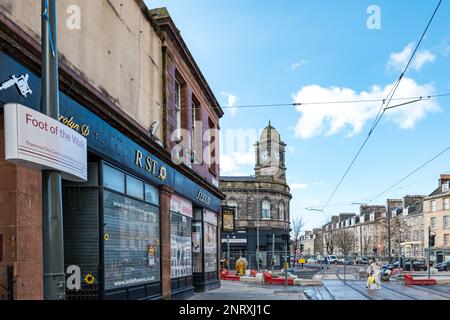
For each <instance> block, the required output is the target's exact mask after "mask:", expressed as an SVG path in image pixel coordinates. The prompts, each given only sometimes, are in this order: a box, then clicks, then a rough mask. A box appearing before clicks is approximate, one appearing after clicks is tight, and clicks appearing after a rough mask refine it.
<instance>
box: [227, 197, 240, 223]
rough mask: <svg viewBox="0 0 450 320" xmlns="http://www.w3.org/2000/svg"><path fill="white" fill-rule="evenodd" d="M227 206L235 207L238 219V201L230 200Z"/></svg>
mask: <svg viewBox="0 0 450 320" xmlns="http://www.w3.org/2000/svg"><path fill="white" fill-rule="evenodd" d="M227 206H229V207H233V208H234V210H235V219H238V203H237V201H236V200H228V201H227Z"/></svg>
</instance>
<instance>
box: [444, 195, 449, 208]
mask: <svg viewBox="0 0 450 320" xmlns="http://www.w3.org/2000/svg"><path fill="white" fill-rule="evenodd" d="M449 209H450V199H449V198H446V199H444V210H449Z"/></svg>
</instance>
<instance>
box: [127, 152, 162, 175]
mask: <svg viewBox="0 0 450 320" xmlns="http://www.w3.org/2000/svg"><path fill="white" fill-rule="evenodd" d="M135 164H136V165H137V166H138V167H139V168H145V171H147V172H149V173H151V174H152V175H154V176H155V177H157V178H158V179H160V180H161V181H164V180H166V178H167V169H166V167H164V166H162V165H160V164H159V163H158V161H156V160H154V159H152V158H151V157H149V156H147V157H144V154H143V153H142V152H140V151H139V150H136V152H135Z"/></svg>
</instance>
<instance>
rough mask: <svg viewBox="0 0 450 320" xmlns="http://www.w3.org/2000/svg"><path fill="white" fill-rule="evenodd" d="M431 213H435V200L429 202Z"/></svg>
mask: <svg viewBox="0 0 450 320" xmlns="http://www.w3.org/2000/svg"><path fill="white" fill-rule="evenodd" d="M431 212H436V200H432V201H431Z"/></svg>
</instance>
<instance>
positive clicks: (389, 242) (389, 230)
mask: <svg viewBox="0 0 450 320" xmlns="http://www.w3.org/2000/svg"><path fill="white" fill-rule="evenodd" d="M388 209H389V206H388ZM387 218H388V221H387V229H388V230H387V231H388V261H389V264H390V263H391V260H392V257H391V212H388V213H387Z"/></svg>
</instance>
